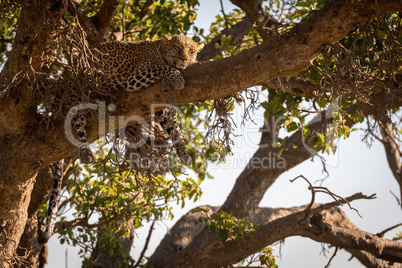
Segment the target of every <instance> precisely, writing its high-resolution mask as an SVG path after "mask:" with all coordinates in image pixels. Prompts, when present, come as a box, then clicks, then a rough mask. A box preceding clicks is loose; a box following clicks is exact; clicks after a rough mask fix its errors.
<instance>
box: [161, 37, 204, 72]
mask: <svg viewBox="0 0 402 268" xmlns="http://www.w3.org/2000/svg"><path fill="white" fill-rule="evenodd" d="M162 42H163V45H164V48H165V60H166V62H167V63H168V64H169V65H171V66H174V67H176V68H179V69H185V68H186V67H187V66H188V65H190V64H191V63H192V62H195V61H196V58H197V53H198V52H200V51H201V49H202V48H203V47H204V42H199V43H198V42H195V41H194V40H193V39H191V38H190V37H188V36H185V35H174V36H167V35H162Z"/></svg>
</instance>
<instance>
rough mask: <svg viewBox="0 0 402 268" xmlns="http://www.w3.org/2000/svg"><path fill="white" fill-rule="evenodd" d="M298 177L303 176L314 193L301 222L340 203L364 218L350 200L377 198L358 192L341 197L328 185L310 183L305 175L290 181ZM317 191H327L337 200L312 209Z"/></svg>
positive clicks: (373, 195) (326, 192)
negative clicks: (327, 186)
mask: <svg viewBox="0 0 402 268" xmlns="http://www.w3.org/2000/svg"><path fill="white" fill-rule="evenodd" d="M298 178H303V179H304V180H305V181H306V182H307V183H308V184H309V187H308V189H309V190H310V191H311V195H312V197H311V202H310V204H309V205H308V206H307V208H306V209H305V213H306V215H305V217H304V219H303V220H301V222H304V221H306V219H307V218H308V217H309V215H312V214H316V213H319V212H321V211H323V210H326V209H330V208H332V207H335V206H339V205H343V204H348V206H349V208H350V209H351V210H354V211H356V213H357V215H359V216H360V217H361V218H362V216H361V215H360V213H359V211H358V210H357V209H355V208H354V207H352V206H351V205H350V202H351V201H353V200H356V199H374V198H376V197H375V194H372V195H370V196H367V195H364V194H362V193H356V194H354V195H352V196H349V197H346V198H343V197H341V196H339V195H337V194H335V193H333V192H331V191H330V190H329V189H328V188H326V187H322V186H313V185H312V184H311V183H310V181H309V180H308V179H306V178H305V177H304V176H303V175H299V176H297V177H296V178H294V179H292V180H290V182H294V181H295V180H296V179H298ZM316 193H325V194H328V195H330V196H331V197H332V198H333V199H334V200H335V201H334V202H331V203H326V204H322V205H319V206H318V207H316V208H314V209H311V207H312V206H313V204H314V200H315V194H316ZM310 210H311V211H310Z"/></svg>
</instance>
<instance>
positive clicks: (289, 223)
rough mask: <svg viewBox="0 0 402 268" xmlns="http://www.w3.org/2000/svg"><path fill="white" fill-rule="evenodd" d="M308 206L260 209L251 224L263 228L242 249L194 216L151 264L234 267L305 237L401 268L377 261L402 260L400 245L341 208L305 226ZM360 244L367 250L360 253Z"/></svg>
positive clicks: (172, 234) (164, 244) (169, 236)
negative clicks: (289, 240)
mask: <svg viewBox="0 0 402 268" xmlns="http://www.w3.org/2000/svg"><path fill="white" fill-rule="evenodd" d="M313 207H314V206H313ZM315 207H317V206H315ZM203 208H206V207H203ZM305 208H306V206H302V207H293V208H289V209H285V208H277V209H274V208H258V209H256V211H255V213H254V215H253V216H252V217H251V218H250V220H251V221H252V222H254V223H258V224H260V227H258V228H257V233H258V238H257V241H256V242H250V241H247V242H245V243H243V244H242V245H241V246H238V245H237V244H236V243H234V242H233V241H227V242H225V243H221V242H219V241H218V240H217V239H216V236H215V235H214V234H206V233H202V232H200V231H202V230H203V227H204V225H203V224H201V223H199V222H198V221H197V219H198V217H200V216H205V215H203V214H202V212H197V213H192V212H189V213H187V214H186V215H185V216H183V217H182V218H181V219H180V220H179V221H178V222H177V223H176V224H175V225H174V226H173V227H172V229H171V230H170V231H169V233H168V234H166V236H165V238H164V240H163V242H162V243H161V244H160V245H159V247H158V248H157V249H156V251H155V253H156V254H157V257H156V258H154V257H151V260H150V262H151V264H152V265H154V267H222V266H226V265H231V264H234V263H236V262H238V261H240V260H241V259H242V258H245V257H247V256H249V255H250V254H252V253H254V252H256V251H258V250H260V249H261V248H263V247H265V246H267V245H269V244H272V243H274V242H277V241H280V240H282V239H284V238H286V237H290V236H303V237H308V238H311V239H313V240H315V241H318V242H324V243H330V244H334V245H335V246H339V247H341V248H344V249H346V250H347V251H350V252H351V253H352V252H353V253H355V254H354V256H355V257H356V258H358V259H359V261H360V262H362V263H363V264H365V265H368V266H369V267H370V266H372V267H374V266H375V265H381V267H400V264H398V263H396V264H395V265H393V264H392V263H388V262H386V261H383V260H381V259H379V258H376V257H375V256H377V257H384V256H385V255H386V254H388V253H389V252H391V254H392V255H393V256H394V257H393V258H395V259H397V260H399V262H400V261H401V259H400V258H401V256H402V255H401V253H400V249H401V244H400V243H398V242H395V241H391V240H387V239H382V238H379V237H376V236H375V235H372V234H369V233H366V232H363V231H361V230H359V229H358V228H357V227H356V226H355V225H353V223H351V222H350V220H349V219H348V217H347V216H346V214H345V213H344V212H343V211H341V210H340V209H339V208H337V207H333V208H330V209H328V210H325V211H322V212H319V213H318V214H315V216H313V217H312V218H311V220H312V221H311V225H310V226H306V225H304V224H301V223H300V222H302V220H303V219H304V217H305V212H304V210H305ZM219 209H220V208H219V207H210V213H212V212H216V211H218V210H219ZM192 241H194V242H192ZM190 242H192V243H190ZM357 244H358V245H359V246H360V247H361V248H362V249H364V250H365V251H362V250H358V249H356V245H357ZM187 245H189V246H190V247H191V250H188V251H186V250H185V247H186V246H187ZM352 245H353V246H352ZM183 246H184V248H183ZM382 246H384V248H382V251H381V249H380V250H379V249H378V248H379V247H382ZM197 249H198V250H197ZM385 251H387V252H388V253H385ZM190 252H192V253H190ZM194 252H197V254H194ZM368 252H370V253H368ZM385 257H387V256H385Z"/></svg>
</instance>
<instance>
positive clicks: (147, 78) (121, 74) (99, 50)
mask: <svg viewBox="0 0 402 268" xmlns="http://www.w3.org/2000/svg"><path fill="white" fill-rule="evenodd" d="M202 47H203V43H197V42H195V41H193V40H192V39H191V38H190V37H187V36H184V35H176V36H171V37H168V36H165V35H163V36H162V39H161V40H152V41H139V42H125V41H114V42H106V43H101V44H99V45H97V46H95V47H94V48H93V49H92V52H93V54H94V55H95V56H96V57H97V58H98V60H99V64H100V68H101V69H102V71H103V73H104V74H102V75H100V74H98V75H97V77H96V81H97V83H98V84H99V86H101V87H102V88H104V89H105V90H108V91H115V90H121V89H124V90H127V91H136V90H141V89H144V88H146V87H148V86H149V85H151V84H153V83H155V82H157V81H159V80H162V81H163V82H164V83H165V84H166V85H167V86H168V87H170V88H172V89H175V90H181V89H183V88H184V86H185V81H184V78H183V76H182V74H181V73H180V71H179V69H185V68H186V67H187V66H188V65H190V64H191V63H193V62H195V61H196V57H197V53H198V52H199V51H200V50H201V49H202ZM170 118H174V119H175V117H174V112H173V117H172V116H170ZM72 124H73V128H74V129H76V134H77V137H78V140H79V142H80V144H81V145H80V149H81V150H80V158H81V160H82V161H83V162H92V161H93V160H94V158H93V155H92V153H91V151H90V149H89V147H88V143H87V136H86V131H85V126H86V118H85V114H83V113H77V114H76V115H74V116H73V119H72ZM169 124H170V125H171V124H177V120H176V121H175V120H173V122H172V123H169ZM169 124H168V122H165V124H161V125H162V127H164V126H168V125H169ZM177 128H178V127H173V128H172V126H170V129H171V130H173V131H168V133H169V132H170V133H169V134H170V135H172V136H171V139H172V138H173V140H176V138H180V137H182V136H181V133H180V134H179V133H178V131H177ZM179 130H180V129H179ZM178 144H179V145H177V146H176V151H177V154H178V155H179V157H180V159H181V160H182V162H183V163H184V162H185V163H184V164H188V163H190V160H189V159H188V157H187V156H186V152H185V148H183V147H184V143H182V142H179V143H178ZM182 149H184V152H183V151H182Z"/></svg>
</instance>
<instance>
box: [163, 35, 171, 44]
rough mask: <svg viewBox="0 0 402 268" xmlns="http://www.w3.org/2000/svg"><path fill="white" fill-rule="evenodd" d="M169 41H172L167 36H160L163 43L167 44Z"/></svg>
mask: <svg viewBox="0 0 402 268" xmlns="http://www.w3.org/2000/svg"><path fill="white" fill-rule="evenodd" d="M170 40H172V37H170V36H167V35H165V34H162V41H163V43H167V42H169V41H170Z"/></svg>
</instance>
